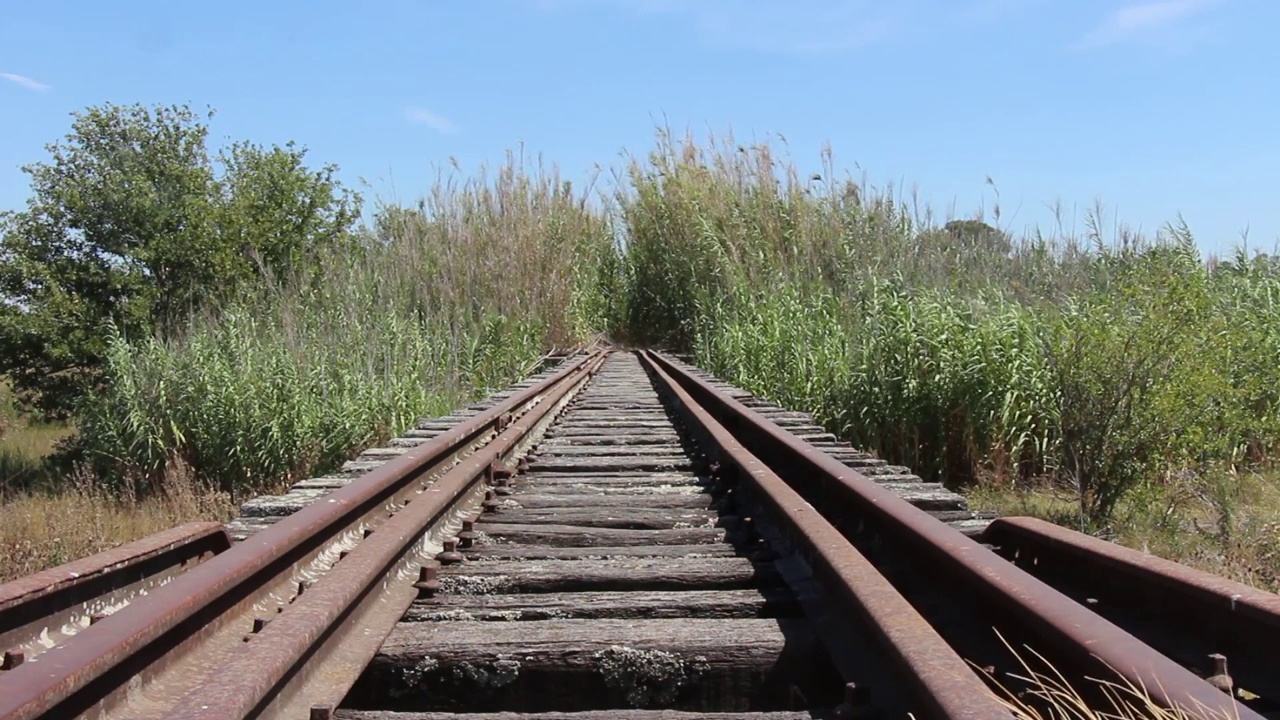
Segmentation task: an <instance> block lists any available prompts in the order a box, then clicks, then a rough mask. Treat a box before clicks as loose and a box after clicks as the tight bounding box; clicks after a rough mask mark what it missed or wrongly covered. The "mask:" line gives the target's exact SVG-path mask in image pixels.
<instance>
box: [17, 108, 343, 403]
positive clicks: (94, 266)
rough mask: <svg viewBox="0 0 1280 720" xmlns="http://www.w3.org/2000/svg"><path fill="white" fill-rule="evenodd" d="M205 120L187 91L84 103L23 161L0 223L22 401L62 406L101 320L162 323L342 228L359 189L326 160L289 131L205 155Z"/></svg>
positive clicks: (128, 331) (75, 388) (139, 329)
mask: <svg viewBox="0 0 1280 720" xmlns="http://www.w3.org/2000/svg"><path fill="white" fill-rule="evenodd" d="M207 136H208V129H207V127H206V126H205V125H204V124H203V121H202V118H201V117H200V116H199V115H198V114H197V113H195V112H194V111H192V110H191V109H190V108H187V107H155V108H146V107H143V106H141V105H134V106H127V107H126V106H117V105H104V106H101V107H92V108H89V109H88V110H87V111H85V112H84V113H77V114H75V115H74V121H73V122H72V127H71V131H70V132H69V133H68V135H67V136H66V138H65V139H64V140H63V141H62V142H60V143H56V144H52V145H50V146H48V151H49V154H50V159H49V160H48V161H47V162H40V163H35V164H32V165H28V166H26V167H24V168H23V170H24V171H25V172H26V173H27V174H28V175H29V176H30V177H31V186H32V196H31V198H30V199H29V200H28V203H27V208H26V209H25V210H23V211H21V212H16V213H9V214H7V215H6V216H4V218H3V221H4V222H3V226H2V227H0V232H2V233H3V237H2V239H0V259H2V260H3V262H2V263H0V298H2V299H3V305H0V373H4V374H6V375H8V376H9V377H10V378H11V380H12V382H13V385H14V388H15V390H17V391H18V392H19V394H20V395H21V397H22V398H23V400H24V401H25V402H26V403H28V404H29V405H35V406H38V407H39V408H40V409H42V410H44V411H46V412H47V413H49V414H51V415H58V416H65V415H67V414H68V413H69V411H70V410H71V407H72V406H73V404H74V402H75V398H76V397H77V396H78V394H79V393H80V392H82V391H83V390H84V389H85V387H86V384H87V383H88V384H91V383H92V381H94V380H95V379H96V378H97V377H98V373H99V371H100V369H101V364H102V362H103V360H104V357H105V354H106V352H107V347H108V343H109V342H110V341H109V338H108V333H106V332H105V328H107V327H108V326H114V327H115V328H116V331H117V332H118V333H120V334H122V335H124V336H125V337H131V338H139V339H140V338H144V337H146V336H149V335H150V334H151V333H152V332H153V331H156V332H160V333H161V334H167V333H170V332H172V331H173V330H175V329H176V328H180V327H181V326H182V325H184V324H185V322H186V319H187V318H188V317H189V315H190V314H191V313H192V312H193V311H194V310H196V309H198V308H200V307H201V306H203V305H205V304H206V303H210V302H215V301H220V300H223V299H225V298H227V297H232V296H233V295H234V293H236V292H237V291H238V290H239V289H240V288H241V287H242V286H243V283H244V282H245V281H247V280H250V279H252V278H253V277H254V276H255V275H256V272H257V270H258V268H259V267H263V268H266V269H269V270H271V271H274V272H285V271H288V270H289V269H290V268H291V267H293V266H295V265H296V264H297V262H298V261H299V260H300V259H301V257H302V254H303V253H304V252H307V251H312V250H315V249H318V248H321V247H328V246H330V245H332V244H333V243H334V242H335V241H337V240H340V239H341V238H343V237H344V236H345V234H346V232H347V229H348V228H349V226H350V225H351V223H352V222H353V221H354V219H355V215H356V209H355V208H356V202H355V199H354V198H352V197H351V196H349V195H348V194H347V193H346V192H345V191H344V190H342V189H341V188H340V187H339V186H338V185H337V183H336V182H335V181H334V180H333V179H332V168H324V169H322V170H320V171H311V170H309V169H307V168H306V167H305V166H303V164H302V157H303V152H302V151H300V150H297V149H295V148H294V147H293V146H292V145H290V146H287V147H285V148H278V147H277V148H272V149H269V150H267V149H263V148H260V147H257V146H252V145H247V144H240V145H235V146H233V147H232V148H231V149H230V150H229V151H227V152H226V153H224V154H223V155H222V156H221V157H220V158H219V159H218V161H215V159H213V158H211V157H210V156H209V153H208V151H207V149H206V139H207ZM219 166H221V172H219Z"/></svg>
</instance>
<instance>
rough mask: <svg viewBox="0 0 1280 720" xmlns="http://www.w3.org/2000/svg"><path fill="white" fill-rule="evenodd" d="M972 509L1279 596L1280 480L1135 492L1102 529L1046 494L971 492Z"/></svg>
mask: <svg viewBox="0 0 1280 720" xmlns="http://www.w3.org/2000/svg"><path fill="white" fill-rule="evenodd" d="M969 501H970V504H971V505H972V506H973V507H974V508H975V509H982V510H995V511H997V512H999V513H1001V514H1003V515H1027V516H1031V517H1038V518H1041V519H1044V520H1048V521H1049V522H1053V523H1057V524H1058V525H1063V526H1065V527H1070V528H1073V529H1076V530H1081V531H1086V532H1092V534H1094V535H1097V536H1099V537H1103V538H1106V539H1107V540H1111V541H1112V542H1116V543H1119V544H1121V545H1124V546H1126V547H1130V548H1134V549H1136V550H1141V551H1143V552H1148V553H1151V554H1152V555H1156V556H1158V557H1162V558H1166V559H1169V560H1173V561H1175V562H1180V563H1183V564H1185V565H1188V566H1190V567H1194V568H1198V569H1200V570H1204V571H1206V572H1211V573H1214V574H1216V575H1221V576H1223V577H1226V578H1230V579H1232V580H1236V581H1239V582H1243V583H1246V584H1249V585H1252V586H1254V587H1257V588H1260V589H1263V590H1267V591H1270V592H1280V475H1277V474H1267V475H1260V474H1253V473H1232V472H1217V473H1210V474H1206V475H1203V476H1199V477H1194V478H1184V479H1182V480H1179V481H1169V482H1167V483H1165V484H1162V485H1152V486H1151V487H1147V488H1140V489H1138V490H1137V491H1135V492H1134V493H1132V494H1131V495H1129V496H1128V497H1127V498H1125V500H1124V501H1122V502H1121V504H1120V505H1119V507H1118V508H1117V511H1116V513H1115V516H1114V518H1113V520H1112V521H1111V522H1110V523H1109V524H1108V525H1107V526H1105V527H1101V528H1089V527H1086V526H1084V525H1082V523H1081V522H1080V512H1079V507H1078V505H1077V501H1076V498H1075V496H1074V495H1073V494H1072V493H1071V492H1069V491H1065V490H1055V489H1052V488H1035V489H1029V490H1024V489H1014V488H1008V487H1006V488H991V487H979V488H974V489H973V490H972V491H971V492H970V495H969Z"/></svg>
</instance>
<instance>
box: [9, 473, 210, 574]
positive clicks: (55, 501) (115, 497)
mask: <svg viewBox="0 0 1280 720" xmlns="http://www.w3.org/2000/svg"><path fill="white" fill-rule="evenodd" d="M234 511H235V506H234V505H233V504H232V502H231V498H230V497H229V496H228V495H226V494H224V493H219V492H214V491H211V490H208V489H205V488H201V487H199V486H198V485H196V484H195V483H194V482H192V481H191V480H190V474H189V473H187V472H185V471H183V470H181V469H177V470H174V471H171V472H170V473H167V479H166V482H165V485H164V488H163V492H161V493H159V494H157V495H155V496H153V497H148V498H146V499H141V500H139V499H137V498H134V497H130V496H129V494H128V493H125V494H124V496H123V497H122V496H121V495H120V494H117V493H111V492H108V491H107V490H105V489H104V488H102V487H101V486H100V485H95V484H94V482H93V480H92V478H90V477H87V476H80V477H74V478H71V479H70V480H69V481H67V482H66V483H65V484H64V486H63V487H62V488H60V489H58V490H57V491H48V492H44V491H35V492H23V493H18V494H11V495H9V496H2V495H0V517H2V518H4V522H0V548H4V553H2V554H0V582H7V581H9V580H13V579H15V578H19V577H22V576H24V575H29V574H31V573H34V572H38V571H40V570H44V569H46V568H50V567H54V566H56V565H60V564H62V563H65V562H69V561H71V560H74V559H77V558H82V557H85V556H87V555H92V554H94V553H97V552H101V551H103V550H107V549H109V548H112V547H115V546H117V545H120V544H123V543H126V542H129V541H131V540H136V539H138V538H141V537H144V536H146V535H149V534H151V533H155V532H159V531H161V530H164V529H166V528H170V527H173V526H175V525H179V524H181V523H184V522H191V521H193V520H226V519H228V518H230V517H231V516H232V515H233V514H234Z"/></svg>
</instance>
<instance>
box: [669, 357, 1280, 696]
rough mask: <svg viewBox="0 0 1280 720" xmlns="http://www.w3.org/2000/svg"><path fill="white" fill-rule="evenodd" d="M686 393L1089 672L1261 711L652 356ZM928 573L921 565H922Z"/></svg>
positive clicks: (832, 506)
mask: <svg viewBox="0 0 1280 720" xmlns="http://www.w3.org/2000/svg"><path fill="white" fill-rule="evenodd" d="M651 356H652V357H653V358H654V360H655V361H656V362H657V364H658V365H659V366H660V367H662V368H663V369H664V370H666V371H667V372H668V373H670V374H671V375H672V376H673V377H674V378H676V379H677V381H678V382H679V383H680V385H681V386H682V387H683V388H685V389H686V390H687V391H688V392H689V393H690V395H692V396H693V397H694V399H695V400H697V401H698V402H699V403H701V404H702V405H703V406H704V407H706V408H707V409H708V411H710V412H711V414H712V415H713V417H715V418H716V419H717V420H718V421H720V422H721V423H723V424H724V425H726V426H727V427H729V428H730V430H731V431H732V432H733V433H734V435H735V437H737V438H738V439H739V440H740V441H741V442H743V443H744V444H746V445H747V446H749V447H751V449H752V451H753V452H755V453H756V454H757V455H759V456H761V457H762V459H764V460H765V461H766V462H767V463H769V465H770V466H771V467H780V466H782V465H785V466H787V467H788V475H787V477H786V478H785V479H786V480H787V481H788V483H790V484H792V485H793V486H794V485H795V484H798V483H801V482H803V483H808V485H807V486H806V487H803V488H798V489H799V491H800V492H801V494H802V495H804V496H805V497H808V498H810V499H811V500H813V499H814V498H816V497H817V496H819V495H822V497H823V504H822V505H821V507H822V511H823V513H824V514H826V515H828V516H830V515H832V514H835V515H840V514H845V515H850V516H856V517H860V518H862V519H863V522H868V523H873V524H874V525H875V527H876V530H877V532H879V533H880V534H881V536H883V537H884V538H885V539H886V540H888V541H889V542H891V543H895V544H896V545H895V546H896V547H901V549H902V552H903V553H914V555H915V557H916V559H917V560H918V561H919V562H924V563H927V565H925V566H922V567H921V569H922V570H923V569H924V568H925V567H931V568H934V569H936V570H937V571H940V572H945V573H948V574H949V575H950V576H951V577H952V578H954V579H955V580H957V581H958V582H960V583H962V584H963V585H964V586H967V587H968V588H970V589H971V590H972V591H974V592H977V593H979V594H980V595H981V596H982V597H983V598H984V600H985V601H986V602H987V603H990V604H991V605H992V606H993V607H996V608H999V610H1000V612H1002V613H1004V614H1006V615H1007V617H1008V618H1009V620H1010V622H1014V623H1017V624H1018V625H1019V626H1020V627H1021V628H1024V629H1026V630H1027V631H1028V632H1030V633H1031V634H1032V635H1033V636H1034V637H1036V638H1037V639H1038V641H1039V642H1040V643H1043V644H1046V645H1049V646H1052V647H1054V648H1055V649H1058V650H1061V651H1062V652H1063V653H1065V654H1066V655H1067V656H1069V657H1070V658H1071V659H1072V661H1073V662H1074V663H1076V666H1077V667H1078V668H1081V669H1084V668H1088V669H1090V670H1091V671H1092V672H1093V673H1094V676H1095V677H1112V676H1113V673H1118V674H1119V675H1120V676H1121V677H1122V678H1124V680H1126V681H1128V682H1130V683H1132V684H1133V685H1134V686H1136V687H1141V688H1145V689H1146V691H1147V692H1148V693H1149V694H1150V696H1151V698H1152V699H1153V700H1154V701H1155V702H1156V703H1158V704H1160V705H1162V706H1164V707H1176V708H1179V709H1181V710H1183V711H1185V712H1187V713H1189V714H1190V716H1192V717H1200V716H1207V715H1213V714H1217V713H1221V714H1222V716H1226V717H1235V718H1261V717H1262V716H1261V715H1259V714H1258V713H1256V712H1254V711H1253V710H1251V709H1249V708H1247V707H1245V706H1243V705H1241V704H1239V703H1237V702H1235V701H1234V700H1232V699H1231V698H1230V697H1229V696H1227V695H1225V694H1223V693H1222V692H1220V691H1219V690H1217V689H1216V688H1214V687H1213V686H1211V685H1210V684H1208V683H1207V682H1205V681H1204V680H1203V679H1201V678H1199V677H1197V676H1196V675H1195V674H1194V673H1192V672H1190V671H1189V670H1187V669H1186V668H1184V667H1182V666H1181V665H1178V664H1177V663H1176V662H1174V661H1173V660H1171V659H1169V658H1168V657H1166V656H1164V655H1162V654H1161V653H1159V652H1157V651H1156V650H1154V649H1152V648H1151V647H1149V646H1147V645H1145V644H1143V643H1142V642H1140V641H1139V640H1138V639H1137V638H1135V637H1133V636H1132V635H1130V634H1129V633H1127V632H1125V631H1124V630H1122V629H1120V628H1119V627H1117V626H1115V625H1114V624H1112V623H1110V622H1108V621H1106V620H1104V619H1102V618H1101V617H1099V616H1098V615H1096V614H1094V613H1092V612H1090V611H1089V610H1088V609H1086V608H1085V607H1083V606H1082V605H1079V604H1078V603H1076V602H1074V601H1072V600H1071V599H1070V598H1068V597H1066V596H1065V595H1063V594H1062V593H1060V592H1058V591H1057V590H1054V589H1053V588H1051V587H1049V586H1048V585H1045V584H1044V583H1042V582H1041V581H1039V580H1037V579H1036V578H1034V577H1032V576H1031V575H1029V574H1027V573H1026V572H1024V571H1022V570H1021V569H1019V568H1017V567H1016V566H1013V565H1011V564H1010V563H1008V562H1007V561H1005V560H1004V559H1003V558H1001V557H1000V556H998V555H996V554H995V553H993V552H992V551H991V550H989V549H987V548H986V547H983V546H982V545H981V544H979V543H978V542H975V541H974V540H972V539H970V538H968V537H966V536H964V535H963V534H961V533H959V532H957V531H956V530H954V529H952V528H950V527H947V526H946V525H944V524H943V523H940V522H938V521H937V520H936V519H934V518H932V517H930V516H929V515H928V514H927V513H925V512H924V511H922V510H920V509H918V508H916V507H914V506H912V505H911V504H910V503H907V502H905V501H903V500H902V499H901V498H899V497H898V496H897V495H895V494H894V493H892V492H891V491H889V490H886V489H884V488H882V487H880V486H879V485H877V484H876V483H875V482H874V481H872V480H870V479H869V478H867V477H865V476H863V475H862V474H861V473H858V472H857V471H855V470H853V469H852V468H849V467H847V466H846V465H844V464H842V463H841V462H839V461H837V460H835V459H834V458H831V457H830V456H828V455H826V454H824V453H822V452H821V451H819V450H817V449H816V448H814V447H813V446H811V445H809V444H808V443H807V442H805V441H804V440H802V439H800V438H798V437H796V436H794V435H792V434H790V433H788V432H786V431H785V430H783V429H782V428H780V427H778V426H777V425H775V424H774V423H773V422H771V421H770V420H768V419H767V418H765V417H763V416H761V415H760V414H758V413H756V412H754V411H752V410H751V409H750V408H748V407H746V406H745V405H743V404H742V403H740V402H738V401H737V400H734V399H733V398H731V397H728V396H727V395H725V394H723V393H721V392H719V391H718V390H716V389H715V388H714V387H713V386H711V385H710V384H709V383H707V382H706V381H705V380H703V379H702V378H699V377H697V376H695V375H693V374H691V373H689V372H687V371H685V370H684V369H682V368H680V367H679V366H678V365H676V364H675V363H673V362H672V361H671V360H670V359H668V358H667V357H665V356H663V355H662V354H660V353H653V354H652V355H651ZM926 571H928V570H926Z"/></svg>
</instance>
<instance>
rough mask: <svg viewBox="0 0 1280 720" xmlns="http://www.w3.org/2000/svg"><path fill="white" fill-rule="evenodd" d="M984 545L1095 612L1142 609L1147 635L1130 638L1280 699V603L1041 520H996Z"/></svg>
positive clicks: (1267, 595)
mask: <svg viewBox="0 0 1280 720" xmlns="http://www.w3.org/2000/svg"><path fill="white" fill-rule="evenodd" d="M983 540H984V541H985V542H988V543H991V544H993V545H995V546H997V552H999V553H1000V554H1001V555H1003V556H1005V557H1006V558H1007V559H1010V560H1012V561H1013V562H1014V563H1015V564H1016V565H1017V566H1018V567H1020V568H1022V569H1024V570H1026V571H1027V572H1028V573H1030V574H1032V575H1034V576H1036V577H1037V578H1039V579H1041V580H1043V581H1044V582H1046V583H1048V584H1049V585H1052V586H1054V587H1056V588H1058V589H1060V590H1063V591H1064V592H1068V593H1070V594H1072V595H1074V596H1077V597H1081V598H1084V599H1085V601H1086V602H1088V603H1089V607H1090V609H1092V610H1093V611H1094V612H1098V613H1100V614H1102V615H1104V616H1109V615H1111V614H1113V613H1115V614H1123V613H1124V612H1126V611H1128V610H1129V609H1131V608H1141V615H1142V619H1143V620H1144V621H1146V622H1145V623H1144V625H1145V627H1144V628H1143V630H1144V631H1146V632H1144V631H1140V630H1132V631H1131V632H1134V633H1135V634H1137V635H1138V636H1139V637H1140V638H1141V639H1142V640H1143V641H1144V642H1146V643H1147V644H1149V645H1151V646H1152V647H1155V648H1157V649H1158V650H1160V651H1161V652H1164V653H1165V654H1167V655H1169V656H1171V657H1176V658H1178V659H1180V660H1182V661H1184V662H1186V663H1189V664H1197V665H1201V666H1202V667H1204V669H1205V671H1206V673H1208V672H1213V671H1214V668H1213V667H1212V664H1213V659H1214V657H1213V656H1215V655H1218V656H1221V657H1222V658H1223V662H1224V663H1225V662H1226V661H1228V660H1229V661H1230V665H1229V668H1228V669H1229V671H1230V676H1231V677H1232V679H1233V680H1234V682H1235V684H1236V686H1237V687H1238V688H1243V689H1245V690H1248V691H1250V692H1252V693H1254V694H1257V695H1261V696H1262V697H1265V698H1270V699H1280V668H1277V666H1276V661H1275V652H1276V648H1277V647H1278V646H1280V595H1275V594H1273V593H1269V592H1264V591H1262V590H1258V589H1256V588H1253V587H1250V586H1248V585H1244V584H1242V583H1238V582H1233V581H1231V580H1227V579H1226V578H1222V577H1218V576H1217V575H1211V574H1209V573H1206V572H1201V571H1199V570H1195V569H1192V568H1189V567H1187V566H1185V565H1180V564H1178V563H1175V562H1171V561H1169V560H1164V559H1161V558H1157V557H1152V556H1151V555H1147V554H1145V553H1141V552H1138V551H1137V550H1131V549H1129V548H1126V547H1122V546H1120V545H1116V544H1115V543H1110V542H1107V541H1105V540H1100V539H1098V538H1095V537H1091V536H1089V535H1085V534H1083V533H1079V532H1076V531H1074V530H1069V529H1067V528H1064V527H1059V526H1057V525H1054V524H1052V523H1048V522H1045V521H1043V520H1037V519H1035V518H1026V517H1010V518H1001V519H999V520H996V521H995V522H993V523H992V524H991V525H990V526H988V528H987V529H986V531H985V532H984V533H983Z"/></svg>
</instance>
